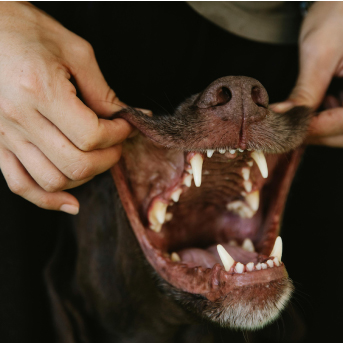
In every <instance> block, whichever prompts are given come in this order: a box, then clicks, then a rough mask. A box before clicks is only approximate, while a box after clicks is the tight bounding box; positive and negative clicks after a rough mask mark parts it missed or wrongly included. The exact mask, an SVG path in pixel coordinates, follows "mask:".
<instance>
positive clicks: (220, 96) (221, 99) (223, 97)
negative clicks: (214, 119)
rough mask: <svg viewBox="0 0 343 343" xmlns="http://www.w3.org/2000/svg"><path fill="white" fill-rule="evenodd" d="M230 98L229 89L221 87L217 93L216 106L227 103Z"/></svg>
mask: <svg viewBox="0 0 343 343" xmlns="http://www.w3.org/2000/svg"><path fill="white" fill-rule="evenodd" d="M231 98H232V94H231V92H230V89H229V88H227V87H221V88H220V89H219V91H218V93H217V101H216V106H223V105H225V104H227V103H228V102H229V101H230V100H231Z"/></svg>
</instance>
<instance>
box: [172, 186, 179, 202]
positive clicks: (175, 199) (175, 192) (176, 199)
mask: <svg viewBox="0 0 343 343" xmlns="http://www.w3.org/2000/svg"><path fill="white" fill-rule="evenodd" d="M181 193H182V189H181V188H179V189H177V190H175V191H174V192H173V193H172V194H171V196H170V197H171V199H172V200H173V201H174V202H178V201H179V199H180V195H181Z"/></svg>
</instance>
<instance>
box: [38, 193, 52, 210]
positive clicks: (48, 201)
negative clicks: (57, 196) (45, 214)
mask: <svg viewBox="0 0 343 343" xmlns="http://www.w3.org/2000/svg"><path fill="white" fill-rule="evenodd" d="M34 203H35V205H37V206H38V207H41V208H44V209H47V210H49V209H54V208H55V206H54V205H55V201H54V198H52V197H50V196H49V195H48V194H43V195H41V196H40V197H39V198H38V199H36V201H35V202H34Z"/></svg>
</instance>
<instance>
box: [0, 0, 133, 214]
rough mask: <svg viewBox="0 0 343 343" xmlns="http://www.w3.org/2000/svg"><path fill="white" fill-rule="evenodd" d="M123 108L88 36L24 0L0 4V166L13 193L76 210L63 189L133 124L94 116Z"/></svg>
mask: <svg viewBox="0 0 343 343" xmlns="http://www.w3.org/2000/svg"><path fill="white" fill-rule="evenodd" d="M71 77H73V78H74V80H75V81H76V84H77V87H78V90H79V91H80V93H81V95H82V98H83V99H84V101H85V104H84V103H83V102H81V100H80V99H79V98H78V97H77V96H76V89H75V87H74V86H73V84H72V83H71V82H70V79H71ZM122 106H123V104H122V103H121V102H120V101H119V100H118V98H117V97H116V94H115V93H114V91H113V90H112V89H111V88H110V87H109V86H108V84H107V83H106V81H105V79H104V77H103V75H102V74H101V71H100V69H99V66H98V64H97V62H96V59H95V55H94V52H93V49H92V47H91V46H90V44H89V43H88V42H86V41H85V40H84V39H82V38H80V37H78V36H77V35H75V34H74V33H72V32H70V31H68V30H67V29H66V28H64V27H63V26H62V25H61V24H59V23H58V22H57V21H55V20H54V19H53V18H51V17H50V16H48V15H47V14H45V13H44V12H42V11H40V10H38V9H37V8H35V7H34V6H33V5H31V4H29V3H16V2H0V168H1V171H2V173H3V175H4V177H5V179H6V181H7V184H8V186H9V188H10V189H11V190H12V191H13V192H14V193H16V194H18V195H21V196H22V197H24V198H26V199H27V200H29V201H31V202H33V203H34V204H36V205H38V206H40V207H42V208H45V209H53V210H62V211H65V212H68V213H72V214H76V213H77V212H78V208H79V204H78V201H77V200H76V198H75V197H73V196H72V195H71V194H69V193H67V192H63V191H62V190H65V189H69V188H73V187H76V186H78V185H81V184H83V183H85V182H87V181H88V180H90V179H91V178H93V177H94V176H95V175H97V174H99V173H101V172H103V171H105V170H107V169H109V168H110V167H111V166H112V165H113V164H115V163H116V162H117V161H118V159H119V158H120V154H121V146H120V143H121V142H122V141H123V140H124V139H125V138H126V137H128V136H129V135H130V133H131V132H132V127H131V125H130V124H129V123H127V122H126V121H125V120H123V119H114V120H108V119H99V117H98V116H100V117H102V118H106V117H109V116H111V115H112V114H113V113H114V112H116V111H118V110H120V109H121V108H122Z"/></svg>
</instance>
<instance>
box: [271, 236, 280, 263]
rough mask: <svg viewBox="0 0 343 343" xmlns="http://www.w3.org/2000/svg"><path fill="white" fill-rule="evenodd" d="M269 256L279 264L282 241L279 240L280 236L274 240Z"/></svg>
mask: <svg viewBox="0 0 343 343" xmlns="http://www.w3.org/2000/svg"><path fill="white" fill-rule="evenodd" d="M269 256H271V257H277V258H278V261H280V262H281V257H282V239H281V237H280V236H279V237H278V238H276V240H275V243H274V247H273V250H272V252H271V253H270V255H269Z"/></svg>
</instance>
